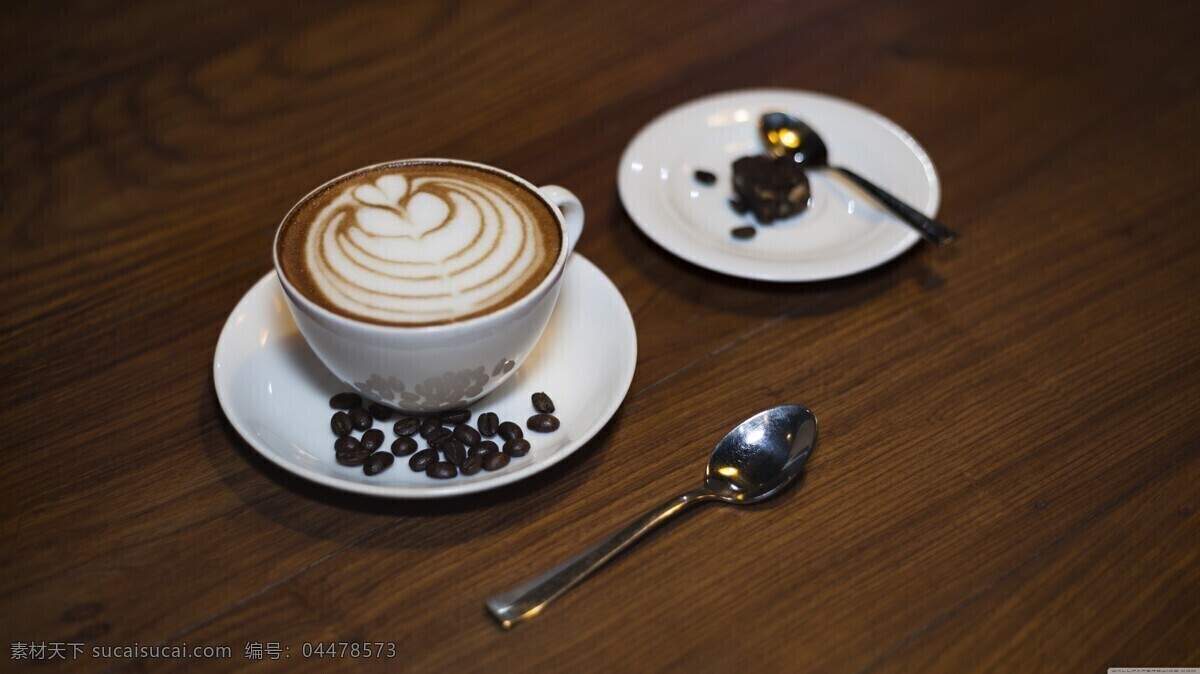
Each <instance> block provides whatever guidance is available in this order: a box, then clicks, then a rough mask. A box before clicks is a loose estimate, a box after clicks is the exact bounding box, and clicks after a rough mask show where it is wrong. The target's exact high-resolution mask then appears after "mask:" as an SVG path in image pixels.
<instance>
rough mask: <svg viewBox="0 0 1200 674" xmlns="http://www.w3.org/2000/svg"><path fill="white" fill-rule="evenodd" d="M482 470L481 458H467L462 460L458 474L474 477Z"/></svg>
mask: <svg viewBox="0 0 1200 674" xmlns="http://www.w3.org/2000/svg"><path fill="white" fill-rule="evenodd" d="M482 469H483V458H482V457H479V456H468V457H467V458H466V459H464V460H463V462H462V465H461V466H459V467H458V472H460V473H462V474H463V475H474V474H475V473H478V472H479V471H480V470H482Z"/></svg>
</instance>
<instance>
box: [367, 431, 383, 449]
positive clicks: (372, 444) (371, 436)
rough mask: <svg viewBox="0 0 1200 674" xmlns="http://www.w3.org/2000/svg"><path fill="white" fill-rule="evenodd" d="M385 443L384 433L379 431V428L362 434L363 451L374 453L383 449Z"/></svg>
mask: <svg viewBox="0 0 1200 674" xmlns="http://www.w3.org/2000/svg"><path fill="white" fill-rule="evenodd" d="M383 441H384V437H383V431H381V430H379V429H378V428H372V429H371V430H369V431H367V432H366V433H363V434H362V446H363V449H365V450H367V451H368V452H373V451H375V450H377V449H379V448H380V447H382V446H383Z"/></svg>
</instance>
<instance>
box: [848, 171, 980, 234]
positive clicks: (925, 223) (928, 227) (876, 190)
mask: <svg viewBox="0 0 1200 674" xmlns="http://www.w3.org/2000/svg"><path fill="white" fill-rule="evenodd" d="M830 168H832V169H834V170H835V171H837V172H838V173H841V174H842V175H844V176H846V177H847V178H849V179H850V181H851V182H853V183H854V184H855V185H858V186H859V187H861V188H862V189H863V190H865V191H866V192H867V194H870V195H871V196H872V197H874V198H875V199H877V200H878V201H879V203H881V204H883V205H884V206H886V207H887V208H888V210H890V211H891V212H893V213H895V214H896V215H897V216H899V217H900V219H901V220H903V221H905V222H907V223H908V224H910V225H912V226H913V228H914V229H916V230H917V232H918V233H920V235H921V236H923V237H925V238H926V239H927V240H929V241H932V242H933V243H935V244H937V245H939V246H944V245H946V244H948V243H950V242H951V241H953V240H954V239H955V238H957V237H958V235H957V234H955V233H954V230H952V229H950V228H949V227H947V226H945V225H943V224H942V223H940V222H938V221H937V220H934V219H933V218H931V217H929V216H927V215H925V214H924V213H922V212H920V211H918V210H917V209H915V208H913V207H912V206H909V205H908V204H906V203H904V202H903V201H901V200H899V199H897V198H896V197H894V196H892V194H891V193H890V192H888V191H887V190H885V189H883V188H882V187H879V186H878V185H876V184H875V183H873V182H871V181H870V180H867V179H866V178H864V177H862V176H860V175H858V174H857V173H855V172H854V171H851V170H850V169H848V168H842V167H841V166H831V167H830Z"/></svg>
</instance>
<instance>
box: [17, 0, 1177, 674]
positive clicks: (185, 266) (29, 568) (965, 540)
mask: <svg viewBox="0 0 1200 674" xmlns="http://www.w3.org/2000/svg"><path fill="white" fill-rule="evenodd" d="M3 12H4V21H3V22H0V26H2V27H0V30H2V31H3V33H2V34H3V39H2V40H0V45H2V46H0V49H2V50H3V63H4V67H3V70H2V75H0V91H2V92H3V102H2V103H0V106H2V109H3V124H2V125H0V142H2V148H3V152H2V156H0V162H2V169H0V212H2V215H3V220H2V230H0V236H2V244H3V245H2V246H0V274H2V278H3V283H4V285H3V292H2V293H0V309H2V310H0V321H2V323H0V325H2V326H3V330H2V333H0V340H2V342H0V373H2V374H3V382H4V387H3V392H2V393H0V421H2V424H3V425H2V431H3V437H4V443H5V447H4V452H3V455H2V456H0V493H2V494H3V497H2V498H3V504H4V507H3V512H2V513H0V609H3V610H0V641H2V642H3V645H4V648H5V649H6V651H8V652H5V653H3V654H0V659H3V660H4V662H5V666H4V667H3V668H2V669H5V670H7V671H25V670H26V669H30V670H33V669H34V666H35V665H34V663H31V662H21V661H16V660H13V659H12V657H11V656H12V655H13V654H15V651H14V650H12V649H13V646H12V645H13V644H15V643H17V642H20V643H26V644H29V643H33V644H38V643H54V642H79V643H83V644H85V645H86V647H87V648H88V649H89V651H88V652H87V653H85V654H84V655H83V656H81V657H79V658H78V659H76V660H74V661H67V662H41V663H40V664H42V665H49V666H43V667H40V668H38V669H37V670H36V671H75V670H83V671H175V670H196V671H224V670H229V669H233V668H242V669H245V670H247V671H267V670H285V669H286V670H288V671H291V670H293V669H297V668H303V669H306V670H312V671H330V670H331V669H388V670H392V671H411V672H444V671H489V672H490V671H571V672H592V671H597V672H613V671H638V672H674V671H697V672H718V671H733V670H736V671H751V672H892V671H897V672H964V671H972V672H973V671H996V672H1017V671H1020V672H1103V671H1104V670H1105V668H1107V667H1113V666H1176V667H1180V666H1192V667H1200V515H1197V513H1196V509H1197V507H1198V506H1200V403H1198V401H1200V348H1198V344H1200V341H1198V340H1197V334H1200V196H1198V194H1200V189H1198V185H1200V163H1198V159H1197V158H1198V157H1200V95H1198V88H1197V77H1198V75H1200V66H1198V62H1197V60H1196V58H1195V46H1194V43H1195V39H1196V26H1197V25H1200V12H1198V11H1197V8H1196V5H1195V4H1194V3H1150V4H1146V3H1125V2H1115V1H1110V0H1102V1H1101V2H1093V3H1083V4H1080V3H1073V2H1070V1H1069V0H1037V1H1034V0H1010V1H1008V2H1003V3H959V2H951V1H949V0H913V1H912V2H888V1H886V0H813V1H811V2H804V3H777V2H765V1H757V0H752V1H745V2H718V1H716V0H687V1H684V2H677V1H670V2H666V1H664V2H640V1H627V0H609V1H608V2H604V3H585V2H567V1H562V2H538V3H528V2H518V1H516V0H506V1H504V2H488V3H433V2H412V3H385V2H341V3H290V2H268V1H263V2H247V1H245V0H239V1H237V2H232V1H228V2H221V1H212V2H194V3H167V2H162V3H155V2H144V3H119V2H77V3H16V4H9V5H6V7H5V9H4V10H3ZM1189 45H1191V46H1189ZM759 86H778V87H788V88H797V89H807V90H815V91H821V92H825V93H829V94H832V95H835V96H840V97H843V98H846V99H850V100H853V101H856V102H858V103H861V104H863V105H865V106H867V107H870V108H873V109H875V110H878V111H879V112H881V113H883V114H884V115H886V116H888V117H889V118H891V119H893V120H895V121H896V122H897V123H899V124H900V125H901V126H903V127H904V128H905V129H907V130H908V131H909V132H910V133H912V134H913V135H914V136H915V137H916V138H917V139H919V141H920V142H921V143H922V144H923V145H924V147H925V148H926V149H927V150H928V152H929V153H930V155H931V156H932V158H933V160H934V162H935V163H936V165H937V168H938V171H939V174H940V176H941V178H942V181H943V200H942V206H941V209H940V216H941V218H942V219H943V220H944V221H945V222H946V223H947V224H950V225H951V226H953V227H955V228H956V229H957V230H959V232H960V234H961V239H960V240H959V241H958V242H956V243H955V244H954V245H952V246H950V247H948V248H945V249H939V250H934V249H932V248H930V247H929V246H926V245H919V246H917V247H916V248H914V249H913V250H912V251H910V252H909V253H907V254H905V255H903V256H901V257H900V258H898V259H897V260H895V261H893V262H891V263H889V264H887V265H885V266H883V267H881V268H878V269H875V270H873V271H870V272H867V273H863V274H860V275H857V276H854V277H851V278H846V279H841V280H836V281H828V282H821V283H811V284H764V283H753V282H748V281H742V280H738V279H733V278H727V277H724V276H721V275H718V274H715V273H712V272H708V271H706V270H703V269H700V268H697V267H694V266H692V265H690V264H688V263H685V262H682V261H680V260H678V259H676V258H674V257H672V256H671V255H670V254H669V253H668V252H666V251H665V250H663V249H661V248H659V247H658V246H656V245H655V244H653V243H651V242H650V241H649V240H648V239H647V238H646V237H645V236H643V235H642V234H641V233H640V232H639V231H638V230H637V228H636V227H635V226H634V225H633V223H632V221H631V220H630V218H629V216H628V215H627V214H626V213H625V211H624V210H623V208H622V206H621V204H620V201H619V199H618V197H617V194H616V188H615V175H616V168H617V162H618V158H619V156H620V153H621V151H622V149H623V148H624V146H625V144H626V143H627V142H628V141H629V140H630V138H632V136H633V135H634V134H635V133H636V132H637V131H638V129H640V128H641V127H642V126H643V125H645V124H646V123H647V122H648V121H649V120H651V119H652V118H653V117H654V116H655V115H657V114H659V113H660V112H662V111H664V110H666V109H668V108H670V107H672V106H674V105H677V104H680V103H683V102H685V101H688V100H690V99H692V98H694V97H697V96H700V95H704V94H708V93H713V92H718V91H723V90H728V89H737V88H746V87H759ZM416 156H451V157H460V158H464V159H471V160H476V161H482V162H485V163H489V164H493V165H496V166H500V167H503V168H506V169H508V170H511V171H513V172H515V173H517V174H519V175H522V176H524V177H526V178H528V179H530V180H531V181H533V182H535V183H546V182H555V183H558V184H561V185H565V186H567V187H569V188H570V189H571V190H573V191H575V193H576V194H578V195H579V196H580V197H581V199H582V200H583V202H584V204H585V207H586V208H587V212H588V220H589V224H588V230H587V233H586V235H585V236H584V238H583V240H582V242H581V243H580V245H579V248H578V250H579V252H581V253H583V254H584V255H586V256H587V257H588V258H590V259H591V260H593V261H594V262H596V263H597V265H598V266H599V267H600V268H601V269H602V270H603V271H604V272H605V273H606V274H608V275H609V277H611V278H612V280H613V281H614V282H615V283H616V285H617V287H618V288H619V289H620V290H621V292H622V293H623V294H624V297H625V299H626V301H627V302H628V304H629V307H630V309H631V310H632V312H633V315H634V320H635V323H636V327H637V331H638V340H639V358H638V364H637V373H636V376H635V378H634V382H633V386H632V388H631V390H630V393H629V395H628V397H627V398H626V400H625V402H624V404H623V406H622V407H621V409H620V410H619V411H618V412H617V414H616V416H615V417H614V418H613V419H612V421H611V422H610V423H609V424H608V425H607V426H606V427H605V429H604V430H603V431H602V432H601V433H600V434H599V435H598V436H597V437H596V438H595V439H594V440H592V441H591V442H590V443H588V445H587V446H586V447H585V448H584V449H582V450H581V451H579V452H577V453H576V454H575V455H573V456H572V457H570V459H568V460H567V461H565V462H563V463H562V464H560V465H558V466H556V467H555V468H553V469H551V470H549V471H547V472H545V473H542V474H539V475H538V476H536V477H534V478H531V479H528V480H526V481H523V482H520V483H517V484H515V485H512V486H509V487H505V488H502V489H499V490H496V491H493V492H489V493H486V494H483V495H479V496H474V497H466V498H460V499H454V500H447V501H443V502H404V501H384V500H377V499H369V498H363V497H356V496H352V495H348V494H344V493H340V492H336V491H332V490H329V489H326V488H323V487H319V486H317V485H314V484H310V483H308V482H305V481H303V480H301V479H298V478H295V477H292V476H291V475H290V474H288V473H285V472H283V471H281V470H280V469H278V468H275V467H274V466H273V465H272V464H270V463H268V462H267V461H266V460H264V459H262V458H261V457H259V455H258V454H257V453H256V452H255V451H254V450H253V449H251V448H250V447H249V446H248V445H247V444H246V443H245V442H244V441H243V440H241V438H240V437H239V436H238V435H237V433H236V432H235V431H234V430H233V429H232V427H231V426H230V425H229V423H228V422H227V421H226V419H225V416H224V414H223V413H222V411H221V408H220V406H219V405H218V402H217V399H216V396H215V394H214V391H213V382H212V376H211V369H212V359H213V349H214V347H215V344H216V340H217V336H218V334H219V331H220V329H221V327H222V325H223V322H224V320H225V318H226V316H227V315H228V314H229V312H230V310H231V309H232V307H233V305H234V304H235V303H236V302H237V301H238V299H239V298H240V297H241V296H242V294H243V293H245V292H246V290H247V289H248V288H249V287H250V286H251V285H252V284H253V283H254V282H255V281H256V280H257V279H258V278H260V277H261V276H262V275H263V274H264V273H265V272H267V271H268V270H269V269H270V267H271V262H270V244H271V240H272V237H273V234H274V229H275V225H276V223H278V221H279V219H280V218H281V217H282V215H283V214H284V213H285V212H286V211H287V210H288V209H289V208H290V206H291V205H292V204H293V203H294V202H295V201H296V200H297V199H298V198H299V197H300V196H302V195H303V194H304V193H305V192H307V191H308V190H309V189H310V188H312V187H313V186H314V185H317V184H319V183H321V182H323V181H324V180H326V179H328V178H330V177H332V176H335V175H338V174H340V173H342V172H345V171H347V170H349V169H353V168H356V167H359V166H363V165H367V164H371V163H375V162H379V161H383V160H388V159H394V158H399V157H416ZM581 385H586V383H585V382H581ZM781 402H799V403H803V404H806V405H808V406H810V407H811V408H812V409H814V410H815V411H816V412H817V414H818V416H819V418H820V423H821V433H822V436H821V440H820V444H819V446H818V448H817V451H816V453H815V454H814V457H813V459H812V461H811V462H810V464H809V470H808V471H807V474H806V476H805V479H804V482H803V485H802V487H801V488H799V489H795V490H792V491H790V492H789V493H788V494H786V495H785V496H782V497H780V498H779V499H777V500H774V501H772V502H770V503H768V504H764V505H762V506H758V507H755V508H748V509H740V508H738V509H734V508H716V507H712V508H708V509H706V510H702V511H700V512H697V513H695V514H693V515H692V516H690V517H689V518H688V519H686V520H685V521H680V522H678V523H677V524H674V525H672V526H671V527H669V528H667V529H665V530H663V531H662V532H660V533H658V534H656V535H655V536H654V537H652V538H651V539H650V540H648V541H646V542H645V543H643V544H642V545H641V546H640V547H638V548H636V549H635V550H633V551H632V552H631V553H629V554H627V555H626V556H624V557H622V558H620V559H618V560H617V561H616V562H614V563H613V564H611V565H610V566H609V567H607V568H606V569H604V570H603V571H601V572H600V573H599V574H597V575H596V576H595V577H593V578H592V579H590V580H589V581H588V582H586V583H585V584H583V585H582V586H580V587H579V588H577V589H576V590H575V591H574V592H572V593H571V594H570V595H568V596H567V597H565V598H563V599H562V600H560V601H559V602H557V603H555V604H554V605H552V606H551V607H550V608H549V609H547V611H546V612H545V614H544V615H543V616H541V617H539V618H538V619H537V620H534V621H532V622H530V623H528V624H526V625H523V626H520V627H519V628H518V629H515V630H513V631H511V632H508V633H505V632H501V631H500V630H499V629H498V628H497V627H496V625H495V624H494V623H493V622H492V620H491V619H490V618H489V617H488V616H487V615H486V614H485V612H484V609H483V600H484V598H486V597H488V596H491V595H493V594H495V593H497V592H500V591H504V590H507V589H509V588H510V587H511V586H513V585H514V584H515V583H517V582H520V581H523V580H525V579H527V578H528V577H529V576H530V575H532V574H534V573H537V572H540V571H542V570H544V569H545V568H547V567H548V566H550V565H552V564H554V563H557V562H558V561H561V560H562V559H565V558H566V557H568V556H570V555H572V554H574V553H575V552H577V551H579V550H580V549H581V548H582V547H583V546H584V545H586V544H589V543H590V542H592V541H593V540H594V539H596V538H598V537H600V536H602V535H605V534H607V533H609V532H610V531H612V530H614V529H616V528H617V527H619V526H621V525H623V524H625V523H626V522H628V521H629V520H630V519H631V518H632V517H633V516H635V515H637V514H639V513H640V512H642V511H643V510H645V509H647V508H649V507H650V506H653V505H655V504H657V503H658V502H660V501H661V500H663V499H665V498H667V497H669V496H671V495H673V494H675V493H677V492H680V491H683V490H686V489H689V488H691V487H693V486H694V485H695V484H696V483H697V482H698V480H699V477H700V475H701V474H702V470H703V466H704V462H705V457H706V456H707V453H708V451H709V449H710V448H711V447H712V445H713V444H714V443H715V442H716V441H717V440H718V439H719V438H720V437H721V435H723V434H724V432H725V430H726V429H727V428H729V427H731V426H732V425H734V424H736V423H737V422H738V421H740V420H741V419H743V418H745V417H746V416H748V415H749V414H751V413H753V412H755V411H757V410H759V409H762V408H764V407H768V406H770V405H773V404H776V403H781ZM328 641H372V642H374V641H384V642H395V643H396V644H397V646H398V653H397V656H396V657H395V658H394V659H391V660H374V661H370V662H367V661H363V660H350V659H335V660H331V659H328V658H326V659H305V658H303V657H302V656H301V649H302V647H303V644H305V643H315V642H328ZM135 642H136V643H138V644H141V645H168V646H171V645H180V644H184V643H187V644H189V645H191V646H198V645H199V646H203V645H224V646H229V647H230V648H231V651H232V657H231V658H230V659H227V660H177V659H153V658H142V659H136V658H134V659H121V658H118V659H103V658H92V657H90V655H91V652H90V649H91V647H93V646H124V645H133V644H134V643H135ZM248 643H263V644H266V643H278V644H280V645H281V646H282V647H285V648H287V649H288V651H287V654H288V655H290V657H288V658H285V659H281V660H279V661H271V660H266V661H263V662H257V661H251V660H248V659H246V658H245V657H244V648H245V645H246V644H248ZM68 657H69V654H68Z"/></svg>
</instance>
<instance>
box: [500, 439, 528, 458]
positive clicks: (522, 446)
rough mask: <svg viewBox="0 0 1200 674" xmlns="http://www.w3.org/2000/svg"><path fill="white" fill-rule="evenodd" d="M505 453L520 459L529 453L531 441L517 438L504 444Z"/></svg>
mask: <svg viewBox="0 0 1200 674" xmlns="http://www.w3.org/2000/svg"><path fill="white" fill-rule="evenodd" d="M504 453H505V454H507V455H509V456H511V457H513V458H514V459H519V458H521V457H522V456H525V455H526V454H528V453H529V441H528V440H526V439H525V438H517V439H516V440H509V441H508V442H506V443H504Z"/></svg>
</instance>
